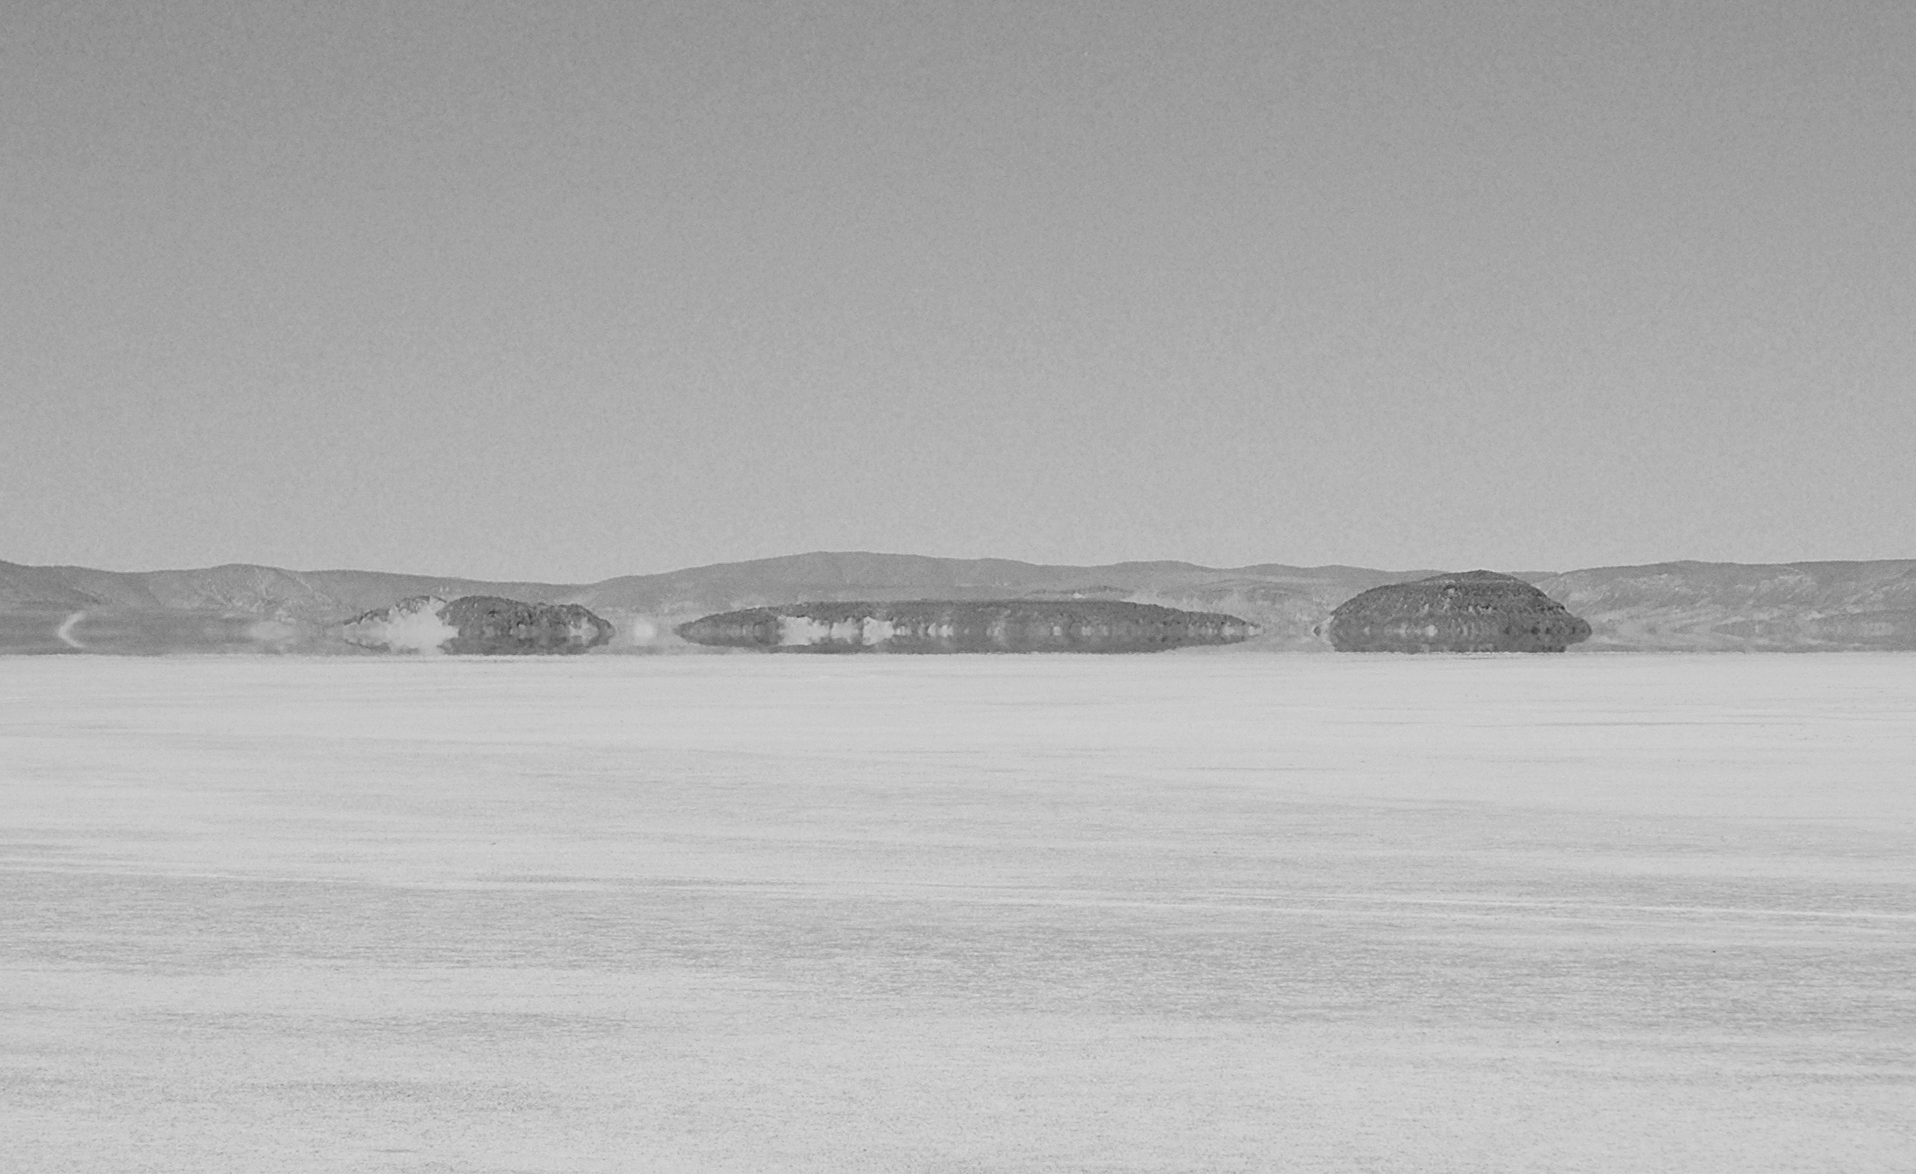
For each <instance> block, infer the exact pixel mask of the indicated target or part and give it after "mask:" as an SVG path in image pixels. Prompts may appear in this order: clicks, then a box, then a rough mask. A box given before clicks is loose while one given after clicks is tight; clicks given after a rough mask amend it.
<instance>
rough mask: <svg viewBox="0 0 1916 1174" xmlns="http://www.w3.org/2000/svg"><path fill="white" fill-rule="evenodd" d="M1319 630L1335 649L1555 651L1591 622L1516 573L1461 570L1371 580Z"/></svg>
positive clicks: (1585, 633)
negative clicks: (1405, 579)
mask: <svg viewBox="0 0 1916 1174" xmlns="http://www.w3.org/2000/svg"><path fill="white" fill-rule="evenodd" d="M1325 635H1326V636H1327V637H1329V639H1330V642H1331V647H1333V648H1335V649H1337V650H1338V651H1339V652H1562V651H1563V650H1564V649H1566V648H1568V647H1569V646H1570V645H1572V644H1575V643H1577V642H1578V641H1580V640H1588V639H1589V638H1590V625H1589V624H1587V623H1585V622H1584V621H1583V620H1581V619H1579V618H1578V617H1576V616H1573V615H1571V614H1570V612H1569V611H1568V610H1567V609H1566V608H1565V607H1564V606H1563V605H1562V604H1561V603H1558V602H1557V601H1556V600H1554V599H1552V598H1550V597H1549V596H1548V595H1545V594H1544V593H1543V592H1542V591H1539V590H1538V589H1537V588H1535V587H1532V586H1531V585H1530V584H1528V583H1526V582H1524V581H1523V580H1522V579H1518V578H1514V577H1512V576H1510V575H1500V574H1497V573H1496V572H1495V571H1467V572H1465V573H1463V574H1458V575H1432V576H1431V577H1430V578H1428V579H1418V580H1416V581H1415V582H1411V583H1393V584H1390V585H1387V586H1383V587H1373V588H1371V589H1370V590H1369V591H1366V592H1364V593H1362V594H1361V595H1357V596H1354V597H1352V598H1350V599H1347V600H1345V601H1344V602H1343V603H1341V604H1339V605H1338V606H1337V608H1336V610H1334V611H1332V612H1331V618H1330V622H1329V624H1327V625H1326V627H1325Z"/></svg>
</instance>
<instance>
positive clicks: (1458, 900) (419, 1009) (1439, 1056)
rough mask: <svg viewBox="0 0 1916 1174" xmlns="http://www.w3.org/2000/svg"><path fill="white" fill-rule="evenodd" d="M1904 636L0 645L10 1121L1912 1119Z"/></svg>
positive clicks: (468, 1135) (1169, 1130) (447, 1152)
mask: <svg viewBox="0 0 1916 1174" xmlns="http://www.w3.org/2000/svg"><path fill="white" fill-rule="evenodd" d="M1912 974H1916V656H1912V655H1895V654H1888V655H1824V656H1800V657H1763V656H1721V657H1699V656H1596V655H1591V656H1574V655H1573V656H1554V657H1462V658H1443V657H1431V658H1414V657H1412V658H1401V657H1336V656H1314V657H1313V656H1293V657H1278V656H1259V655H1247V654H1242V653H1211V652H1191V653H1175V654H1168V655H1162V656H1153V657H1109V658H1106V657H1068V656H1059V657H938V658H913V657H888V658H887V657H843V658H814V657H798V656H792V657H770V656H723V657H682V658H637V657H626V658H615V657H588V658H575V659H563V660H534V661H487V660H464V659H438V660H372V659H364V660H362V659H337V660H322V659H311V660H306V659H284V660H278V659H265V658H259V659H251V658H247V659H242V658H195V659H177V660H174V659H154V660H132V659H113V658H86V657H72V658H42V659H9V660H0V1169H5V1170H9V1171H12V1170H20V1171H135V1170H139V1171H193V1172H195V1174H207V1172H215V1171H249V1172H252V1171H320V1170H325V1171H334V1170H353V1171H402V1170H403V1171H505V1170H513V1171H613V1170H617V1171H626V1170H641V1171H651V1170H687V1171H703V1170H739V1171H744V1170H798V1171H878V1170H934V1171H979V1170H1019V1171H1024V1170H1029V1171H1040V1170H1042V1171H1079V1170H1099V1171H1112V1170H1205V1171H1209V1170H1226V1171H1228V1170H1287V1171H1317V1170H1327V1171H1328V1170H1336V1171H1420V1172H1421V1171H1539V1172H1543V1171H1549V1172H1551V1174H1562V1172H1569V1171H1592V1172H1598V1171H1601V1172H1606V1174H1607V1172H1615V1171H1725V1172H1728V1171H1738V1172H1745V1171H1768V1170H1827V1171H1845V1172H1855V1171H1889V1170H1897V1171H1908V1170H1911V1169H1916V981H1912V979H1911V975H1912Z"/></svg>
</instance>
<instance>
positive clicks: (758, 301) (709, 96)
mask: <svg viewBox="0 0 1916 1174" xmlns="http://www.w3.org/2000/svg"><path fill="white" fill-rule="evenodd" d="M1912 58H1916V5H1911V4H1909V3H1908V2H1907V0H1883V2H1881V3H1861V2H1849V3H1845V2H1842V0H1837V2H1832V3H1820V4H1802V3H1798V2H1790V3H1770V2H1766V0H1726V2H1716V0H1682V2H1669V3H1639V2H1631V0H1611V2H1596V3H1487V2H1475V0H1460V2H1457V3H1421V4H1420V3H1405V2H1384V0H1335V2H1327V3H1321V4H1317V3H1281V2H1275V0H1255V2H1231V3H1222V2H1220V3H1202V2H1180V3H1159V4H1139V3H1124V2H1119V0H1082V2H1075V0H1074V2H1067V3H1044V2H1042V0H1027V2H1023V3H994V2H992V0H968V2H966V3H910V2H898V3H853V2H833V3H793V2H783V0H755V2H753V3H733V2H730V0H694V2H688V3H679V2H677V0H645V2H642V3H633V2H631V0H618V2H610V3H600V2H595V0H574V2H571V3H566V4H529V3H527V4H505V3H492V2H486V0H479V2H472V3H458V4H453V3H441V2H438V0H408V2H405V3H371V2H367V0H330V2H329V3H327V4H321V5H263V4H256V3H237V2H223V3H210V2H199V3H196V2H192V0H180V2H175V3H165V4H154V3H150V2H139V3H125V4H120V3H91V2H86V0H59V2H51V0H12V2H11V3H8V4H6V5H4V6H0V109H4V111H5V117H4V118H0V219H3V220H4V223H5V225H6V229H5V231H4V232H0V559H5V560H8V561H12V562H24V563H42V564H44V563H77V564H81V565H88V566H96V567H104V568H109V569H119V570H145V569H155V568H161V567H192V566H206V565H212V564H218V563H227V562H253V563H265V564H270V565H277V566H286V567H294V568H300V569H320V568H335V567H356V568H362V569H377V570H391V571H408V572H417V573H423V574H448V575H450V574H459V575H470V576H475V577H489V578H500V579H542V580H547V581H565V582H585V581H593V580H597V579H602V578H607V577H610V576H614V575H621V574H633V573H645V572H653V571H663V570H670V569H674V568H677V567H685V566H693V565H702V564H708V563H716V562H725V561H731V560H735V559H747V558H760V557H768V556H773V555H780V554H791V553H798V552H802V551H809V550H877V551H892V552H900V553H916V554H930V555H942V556H952V557H987V556H989V557H1000V558H1017V559H1025V560H1029V561H1033V562H1044V563H1087V564H1088V563H1107V562H1115V561H1121V560H1128V559H1184V560H1188V561H1192V562H1198V563H1203V564H1207V565H1213V566H1237V565H1246V564H1251V563H1270V562H1278V563H1291V564H1297V565H1321V564H1326V563H1345V564H1354V565H1363V566H1374V567H1384V568H1392V569H1400V568H1411V567H1448V568H1453V569H1464V568H1471V567H1489V568H1494V569H1500V570H1567V569H1571V568H1576V567H1589V566H1601V565H1614V564H1631V563H1648V562H1658V561H1664V560H1672V559H1703V560H1723V561H1741V562H1781V561H1797V560H1809V559H1818V560H1821V559H1876V558H1916V456H1912V453H1913V452H1916V70H1912V69H1910V61H1911V60H1912Z"/></svg>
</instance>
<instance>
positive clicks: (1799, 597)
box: [0, 553, 1916, 653]
mask: <svg viewBox="0 0 1916 1174" xmlns="http://www.w3.org/2000/svg"><path fill="white" fill-rule="evenodd" d="M1460 569H1461V568H1460ZM1436 573H1438V571H1437V569H1435V568H1432V569H1424V570H1412V571H1380V570H1373V569H1369V568H1365V567H1343V566H1330V567H1291V566H1284V565H1281V564H1276V563H1269V564H1260V565H1258V566H1250V567H1234V568H1215V567H1200V566H1196V565H1193V564H1191V563H1181V562H1134V563H1116V564H1113V565H1111V566H1103V567H1064V566H1040V565H1036V564H1033V563H1023V562H1015V561H1012V560H1009V559H948V558H926V557H922V556H919V555H902V554H866V553H816V554H800V555H791V556H787V557H783V558H769V559H755V560H752V561H750V562H739V563H720V564H717V565H715V566H709V567H694V568H691V569H689V570H683V571H671V572H667V573H665V574H658V575H626V576H621V577H619V578H616V579H606V580H604V581H602V582H598V583H588V584H563V583H500V582H492V581H486V580H478V579H451V578H437V577H432V576H426V575H401V574H389V573H384V572H377V571H288V570H282V569H280V568H277V567H259V566H246V565H234V566H223V567H208V568H205V569H203V570H189V571H145V572H119V571H98V570H91V569H88V568H85V567H33V566H22V565H19V564H15V563H8V562H0V653H74V652H82V651H87V652H124V653H152V652H171V651H220V650H231V651H241V650H262V651H272V650H279V651H310V652H325V651H348V650H350V646H349V645H347V644H346V643H345V642H344V641H343V640H341V639H340V638H339V635H338V627H339V625H340V624H341V623H342V622H343V621H345V620H348V619H350V618H352V617H353V616H355V615H358V614H360V613H362V612H365V611H369V610H372V609H373V608H378V607H384V606H386V605H388V604H391V603H393V602H395V601H396V600H399V599H402V598H405V597H408V596H414V595H439V596H444V597H448V598H453V597H458V596H462V595H497V596H504V597H507V598H510V599H518V600H524V601H526V602H530V603H578V604H583V605H584V606H586V607H588V608H590V609H592V610H593V611H594V612H597V613H598V614H599V615H601V616H603V617H604V618H606V619H607V620H610V621H611V622H612V623H613V624H614V625H615V626H616V627H617V629H618V636H617V637H616V638H615V639H614V642H613V644H612V645H611V648H612V649H613V650H615V651H617V650H625V651H641V650H662V649H665V648H669V647H672V646H674V645H675V644H677V641H676V639H675V638H674V637H673V636H672V634H671V629H672V627H673V626H674V625H676V624H678V623H680V622H683V621H685V620H688V619H694V618H697V617H699V616H702V615H706V614H709V613H712V612H721V611H732V610H736V609H739V608H747V607H760V606H766V605H771V604H781V603H795V602H805V601H823V600H840V601H885V600H907V599H950V600H980V599H1113V600H1130V601H1133V602H1138V603H1156V604H1163V605H1167V606H1170V607H1178V608H1185V609H1189V610H1195V611H1212V612H1226V613H1229V614H1231V615H1236V616H1241V617H1243V618H1245V619H1248V620H1252V621H1255V622H1256V623H1258V624H1259V625H1261V626H1262V628H1263V633H1264V634H1263V635H1262V636H1260V637H1259V638H1258V639H1256V640H1254V641H1252V642H1250V643H1249V644H1247V645H1242V646H1240V647H1243V648H1250V649H1255V648H1263V649H1266V650H1272V651H1313V650H1328V648H1329V645H1328V643H1327V642H1325V640H1324V639H1323V637H1322V636H1321V634H1320V629H1321V628H1322V626H1323V624H1324V622H1325V620H1326V619H1327V618H1328V617H1329V615H1330V612H1331V610H1332V609H1333V608H1335V607H1336V606H1337V605H1338V604H1340V603H1342V602H1343V601H1344V600H1346V599H1349V598H1350V597H1351V596H1353V595H1356V594H1358V593H1359V592H1361V591H1366V590H1369V589H1370V588H1372V587H1378V586H1382V585H1384V584H1386V583H1399V582H1405V581H1408V580H1411V579H1418V578H1423V577H1425V576H1427V575H1432V574H1436ZM1516 574H1517V577H1518V578H1521V579H1524V580H1525V581H1527V582H1530V583H1533V584H1535V585H1536V586H1537V587H1539V588H1541V589H1542V590H1543V591H1544V592H1545V594H1547V595H1549V596H1550V597H1551V598H1553V599H1555V600H1557V602H1559V603H1561V604H1563V605H1564V606H1565V607H1567V608H1569V609H1570V611H1571V612H1572V613H1574V614H1576V615H1579V616H1582V617H1583V618H1584V619H1586V620H1588V621H1589V622H1590V626H1591V628H1592V629H1593V635H1592V636H1591V638H1590V640H1589V641H1588V642H1587V643H1585V644H1582V645H1579V646H1578V651H1579V652H1587V651H1593V650H1595V651H1602V650H1610V651H1679V650H1680V651H1706V650H1714V651H1771V650H1774V651H1819V650H1828V651H1834V650H1869V649H1882V650H1889V649H1916V559H1903V560H1893V561H1879V562H1817V563H1786V564H1774V565H1767V564H1756V565H1751V564H1742V563H1699V562H1677V563H1659V564H1656V565H1653V566H1640V567H1594V568H1591V569H1588V570H1581V571H1569V572H1564V573H1554V572H1517V573H1516Z"/></svg>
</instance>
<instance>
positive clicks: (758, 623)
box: [678, 599, 1257, 653]
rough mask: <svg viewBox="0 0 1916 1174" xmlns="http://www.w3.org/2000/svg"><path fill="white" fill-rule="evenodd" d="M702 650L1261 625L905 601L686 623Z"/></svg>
mask: <svg viewBox="0 0 1916 1174" xmlns="http://www.w3.org/2000/svg"><path fill="white" fill-rule="evenodd" d="M678 633H679V636H680V637H681V638H683V639H685V640H688V641H691V642H692V643H694V644H709V645H715V646H718V647H727V648H755V649H761V650H764V651H771V652H903V653H952V652H1103V653H1109V652H1164V651H1167V650H1169V649H1173V648H1183V647H1187V646H1190V645H1198V644H1235V643H1237V642H1239V641H1242V640H1246V639H1249V638H1250V637H1252V636H1254V635H1256V634H1257V625H1255V624H1252V623H1249V622H1248V621H1245V620H1241V619H1238V618H1237V617H1236V616H1227V615H1221V614H1219V613H1216V612H1189V611H1179V610H1178V609H1176V608H1170V607H1159V606H1157V605H1155V604H1146V603H1121V602H1117V601H1114V600H1103V599H1079V600H1047V599H1005V600H984V601H977V600H937V599H921V600H907V601H903V602H895V603H870V602H837V601H821V602H814V603H792V604H782V605H779V606H776V607H753V608H746V609H744V610H741V611H731V612H723V613H720V614H718V615H709V616H705V617H703V618H701V619H697V620H693V621H692V622H690V623H687V624H681V625H680V626H679V628H678Z"/></svg>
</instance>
